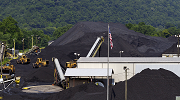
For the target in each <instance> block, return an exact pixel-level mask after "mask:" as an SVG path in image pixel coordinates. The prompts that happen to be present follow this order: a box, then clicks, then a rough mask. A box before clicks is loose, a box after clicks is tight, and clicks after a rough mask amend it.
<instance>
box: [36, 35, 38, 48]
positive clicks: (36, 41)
mask: <svg viewBox="0 0 180 100" xmlns="http://www.w3.org/2000/svg"><path fill="white" fill-rule="evenodd" d="M37 36H38V35H36V46H37Z"/></svg>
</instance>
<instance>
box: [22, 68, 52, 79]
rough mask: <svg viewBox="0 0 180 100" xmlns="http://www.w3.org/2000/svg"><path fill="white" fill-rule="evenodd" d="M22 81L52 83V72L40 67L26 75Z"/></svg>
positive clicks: (49, 69)
mask: <svg viewBox="0 0 180 100" xmlns="http://www.w3.org/2000/svg"><path fill="white" fill-rule="evenodd" d="M24 80H25V81H26V82H53V81H54V70H53V69H52V68H50V67H40V68H38V69H37V70H34V71H32V72H30V73H28V75H26V77H25V78H24Z"/></svg>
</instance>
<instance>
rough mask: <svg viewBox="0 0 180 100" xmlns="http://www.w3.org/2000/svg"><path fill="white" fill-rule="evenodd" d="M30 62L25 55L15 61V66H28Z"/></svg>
mask: <svg viewBox="0 0 180 100" xmlns="http://www.w3.org/2000/svg"><path fill="white" fill-rule="evenodd" d="M30 61H31V60H30V58H28V57H27V56H26V55H22V56H21V58H19V59H18V60H16V62H17V64H29V63H30Z"/></svg>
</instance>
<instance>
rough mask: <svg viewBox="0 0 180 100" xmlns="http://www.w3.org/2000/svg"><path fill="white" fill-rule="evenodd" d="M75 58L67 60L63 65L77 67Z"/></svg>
mask: <svg viewBox="0 0 180 100" xmlns="http://www.w3.org/2000/svg"><path fill="white" fill-rule="evenodd" d="M77 60H78V59H74V60H71V61H69V62H66V65H65V67H66V68H76V67H77Z"/></svg>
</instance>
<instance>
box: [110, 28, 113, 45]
mask: <svg viewBox="0 0 180 100" xmlns="http://www.w3.org/2000/svg"><path fill="white" fill-rule="evenodd" d="M109 39H110V45H111V49H112V48H113V42H112V35H111V31H110V27H109Z"/></svg>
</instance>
